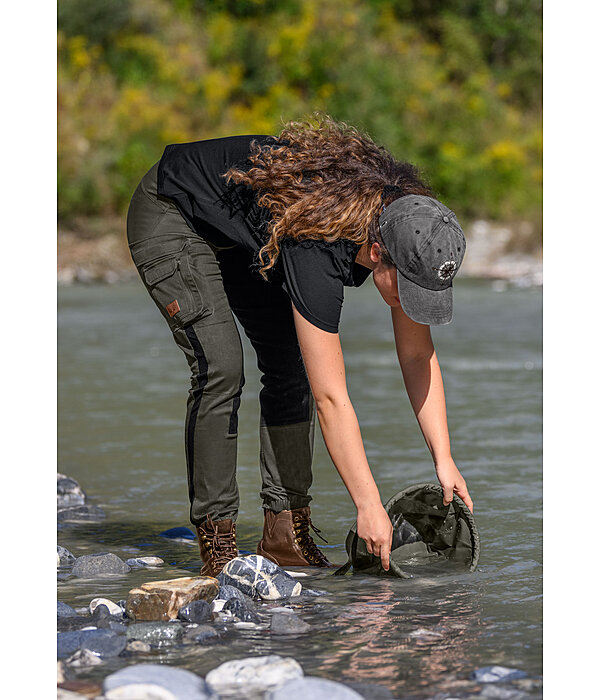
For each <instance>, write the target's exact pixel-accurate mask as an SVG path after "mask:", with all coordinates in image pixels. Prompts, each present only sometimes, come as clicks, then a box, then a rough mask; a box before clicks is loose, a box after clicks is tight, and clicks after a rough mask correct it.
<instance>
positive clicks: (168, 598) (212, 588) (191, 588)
mask: <svg viewBox="0 0 600 700" xmlns="http://www.w3.org/2000/svg"><path fill="white" fill-rule="evenodd" d="M218 591H219V584H218V582H217V580H216V579H214V578H212V577H210V576H195V577H192V576H184V577H182V578H175V579H170V580H168V581H151V582H148V583H144V584H142V585H141V586H140V587H139V588H132V589H131V590H130V591H129V595H128V597H127V606H126V609H125V610H126V613H127V616H128V617H130V618H132V619H134V620H174V619H176V618H177V615H178V613H179V610H180V609H181V608H183V607H184V606H185V605H187V604H188V603H191V602H193V601H194V600H205V601H206V602H208V603H210V602H212V601H213V600H214V599H215V598H216V597H217V593H218Z"/></svg>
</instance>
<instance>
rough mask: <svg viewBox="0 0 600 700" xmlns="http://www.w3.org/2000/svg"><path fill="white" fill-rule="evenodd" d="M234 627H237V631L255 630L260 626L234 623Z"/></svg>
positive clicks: (252, 623)
mask: <svg viewBox="0 0 600 700" xmlns="http://www.w3.org/2000/svg"><path fill="white" fill-rule="evenodd" d="M233 626H234V627H237V628H238V629H239V630H255V629H259V628H260V625H257V624H256V623H255V622H243V621H240V622H234V623H233Z"/></svg>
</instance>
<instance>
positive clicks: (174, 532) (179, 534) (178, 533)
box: [159, 527, 197, 542]
mask: <svg viewBox="0 0 600 700" xmlns="http://www.w3.org/2000/svg"><path fill="white" fill-rule="evenodd" d="M159 537H166V538H167V539H169V540H184V541H187V542H189V541H190V540H194V541H195V540H196V539H197V537H196V533H195V532H192V530H190V528H189V527H172V528H171V529H170V530H165V531H164V532H161V533H160V534H159Z"/></svg>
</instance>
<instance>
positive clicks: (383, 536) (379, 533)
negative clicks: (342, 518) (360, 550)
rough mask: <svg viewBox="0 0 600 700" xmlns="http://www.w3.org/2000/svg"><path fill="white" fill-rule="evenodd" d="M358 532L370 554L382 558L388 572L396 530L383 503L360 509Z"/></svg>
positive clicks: (382, 563) (357, 523) (357, 520)
mask: <svg viewBox="0 0 600 700" xmlns="http://www.w3.org/2000/svg"><path fill="white" fill-rule="evenodd" d="M356 532H357V534H358V536H359V537H361V538H362V539H363V540H364V541H365V542H366V544H367V551H368V552H369V554H374V555H375V556H376V557H380V558H381V565H382V566H383V568H384V569H385V570H386V571H388V570H389V568H390V550H391V549H392V535H393V534H394V530H393V528H392V523H391V521H390V518H389V515H388V514H387V513H386V511H385V508H384V507H383V506H382V505H381V503H379V504H378V505H373V506H370V507H368V508H359V509H358V515H357V518H356Z"/></svg>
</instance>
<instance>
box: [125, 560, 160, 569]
mask: <svg viewBox="0 0 600 700" xmlns="http://www.w3.org/2000/svg"><path fill="white" fill-rule="evenodd" d="M125 563H126V564H127V566H130V567H131V568H132V569H147V568H153V567H158V566H162V565H163V564H164V563H165V562H164V559H161V558H160V557H134V558H133V559H128V560H127V561H126V562H125Z"/></svg>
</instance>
